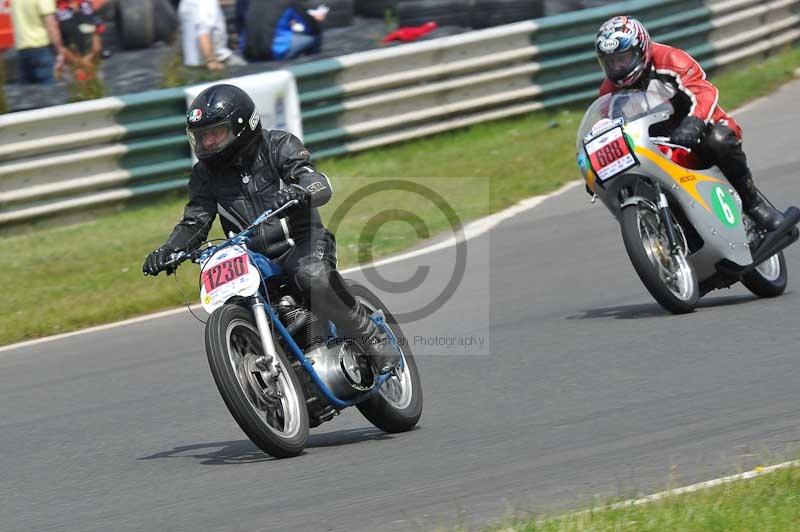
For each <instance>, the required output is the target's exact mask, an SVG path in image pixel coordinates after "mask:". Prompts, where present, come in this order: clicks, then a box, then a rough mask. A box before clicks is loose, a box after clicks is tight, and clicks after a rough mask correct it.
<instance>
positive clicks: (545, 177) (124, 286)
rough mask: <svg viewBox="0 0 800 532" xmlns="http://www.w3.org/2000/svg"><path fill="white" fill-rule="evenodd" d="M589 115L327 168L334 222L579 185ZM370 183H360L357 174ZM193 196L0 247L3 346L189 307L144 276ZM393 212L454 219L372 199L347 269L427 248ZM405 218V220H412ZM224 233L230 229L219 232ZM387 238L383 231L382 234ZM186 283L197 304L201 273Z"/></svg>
mask: <svg viewBox="0 0 800 532" xmlns="http://www.w3.org/2000/svg"><path fill="white" fill-rule="evenodd" d="M798 66H800V50H798V49H797V48H790V49H787V50H785V51H783V52H781V53H779V54H776V55H774V56H772V57H771V58H770V59H768V60H765V61H758V62H757V63H751V64H749V65H747V66H746V67H742V68H740V69H739V70H737V71H732V72H730V73H726V74H723V75H720V76H718V77H716V78H715V81H716V82H717V83H718V84H719V86H720V88H721V93H722V104H723V105H724V106H726V107H729V108H732V107H735V106H737V105H740V104H741V103H743V102H745V101H747V100H750V99H752V98H755V97H758V96H762V95H765V94H768V93H769V92H770V91H772V90H774V89H775V88H776V87H778V86H779V85H781V84H782V83H785V82H786V81H788V80H789V79H791V78H792V77H793V75H794V70H795V69H796V68H797V67H798ZM581 116H582V109H577V108H575V109H564V110H551V111H545V112H539V113H534V114H531V115H528V116H525V117H522V118H514V119H508V120H502V121H497V122H491V123H485V124H479V125H475V126H472V127H470V128H465V129H462V130H458V131H454V132H449V133H443V134H440V135H437V136H434V137H428V138H425V139H420V140H416V141H412V142H407V143H404V144H400V145H396V146H389V147H386V148H383V149H380V150H371V151H368V152H364V153H359V154H356V155H351V156H346V157H341V158H336V159H329V160H324V161H322V163H321V165H320V166H321V168H322V169H323V170H324V171H325V172H326V173H328V175H330V176H331V177H332V179H333V182H334V183H333V184H334V189H335V194H334V200H333V202H332V204H331V205H329V206H326V207H325V209H323V216H324V217H325V218H326V220H327V219H328V217H330V216H331V215H332V213H333V212H334V211H335V210H336V208H337V207H338V206H339V205H340V203H341V202H342V201H344V200H346V198H348V197H349V196H350V195H351V194H352V193H353V192H354V191H355V190H357V189H359V188H360V187H362V186H364V185H366V184H368V183H373V182H375V181H377V180H381V179H389V178H402V179H405V180H410V181H414V182H417V183H420V184H423V185H425V186H427V187H429V188H432V189H433V190H435V191H436V192H437V193H438V194H439V195H441V196H442V197H444V198H446V200H447V202H448V203H449V204H450V205H451V206H452V207H453V209H454V210H455V212H456V213H457V214H458V216H459V218H460V219H461V220H462V221H467V220H470V219H474V218H477V217H480V216H483V215H486V214H489V213H491V212H496V211H498V210H501V209H503V208H505V207H507V206H509V205H512V204H514V203H515V202H517V201H519V200H520V199H523V198H526V197H529V196H533V195H536V194H542V193H546V192H549V191H552V190H554V189H555V188H557V187H558V186H560V185H562V184H564V183H566V182H568V181H571V180H574V179H576V178H577V177H579V173H578V171H577V169H576V167H575V162H574V157H573V151H574V135H575V130H576V129H577V127H578V123H579V121H580V118H581ZM347 176H358V177H347ZM184 201H185V199H184V198H183V197H182V196H180V195H167V196H165V197H163V198H161V199H159V200H158V201H152V200H151V201H149V202H147V203H142V202H136V203H133V204H131V205H129V206H127V207H126V208H124V209H122V210H120V209H116V210H114V212H111V213H107V214H104V215H100V216H96V217H95V219H94V220H92V221H91V222H89V223H84V224H75V225H65V226H63V227H58V228H55V229H54V228H52V227H43V226H40V225H38V224H32V225H30V226H27V227H25V228H18V229H17V231H21V234H17V235H12V236H4V237H1V238H0V246H2V250H3V255H4V261H3V262H4V266H3V268H2V269H0V270H1V271H0V275H2V277H3V278H2V284H3V286H6V287H9V286H11V287H13V288H12V289H11V290H10V291H8V289H6V290H7V292H6V300H5V301H4V309H5V310H4V312H3V313H2V316H0V345H3V344H8V343H12V342H16V341H20V340H25V339H30V338H36V337H41V336H47V335H51V334H56V333H62V332H67V331H72V330H75V329H79V328H83V327H87V326H91V325H96V324H100V323H107V322H111V321H115V320H120V319H124V318H129V317H132V316H135V315H138V314H143V313H146V312H152V311H156V310H160V309H164V308H169V307H175V306H176V305H178V304H180V302H181V296H180V293H179V291H178V287H177V286H176V284H175V281H174V280H173V279H172V278H169V279H166V278H164V277H163V276H161V277H159V278H158V279H151V278H144V277H143V276H142V275H141V263H142V260H143V258H144V256H145V254H146V253H147V252H148V251H150V250H151V249H153V248H155V247H157V246H158V245H159V244H160V243H161V242H162V241H163V240H164V238H165V237H166V235H167V234H168V233H169V231H170V229H171V228H172V226H173V225H174V224H175V222H176V221H177V219H178V218H179V217H180V214H181V211H182V207H183V203H184ZM387 208H402V209H409V210H412V211H413V212H414V213H415V214H417V215H418V216H419V217H420V218H421V219H422V220H424V221H425V225H426V227H427V233H425V232H423V233H422V235H423V237H425V236H426V234H427V235H434V234H435V233H437V232H438V231H441V230H443V229H446V228H447V227H448V223H449V222H448V220H447V218H445V217H444V216H443V215H442V214H441V213H440V212H439V210H438V209H437V208H436V207H435V206H434V205H433V204H431V203H430V202H427V201H425V200H423V199H422V198H419V197H418V196H410V195H408V193H406V192H400V191H394V192H387V193H382V194H379V195H375V196H372V197H370V198H367V199H366V200H365V201H364V202H362V203H359V204H358V206H357V208H355V209H354V210H353V211H351V213H350V215H348V216H347V217H345V219H344V220H343V222H342V224H341V225H340V227H339V228H338V230H337V240H338V243H339V258H340V265H341V266H347V265H352V264H355V263H357V262H358V260H359V259H362V260H363V259H366V258H367V257H366V256H365V253H364V252H363V247H362V251H361V253H359V250H358V245H357V243H358V241H359V239H361V240H362V241H363V240H365V239H367V240H368V239H370V238H373V237H374V245H373V246H372V254H373V255H374V256H376V257H377V256H381V255H386V254H390V253H393V252H397V251H399V250H402V249H407V248H408V247H411V246H414V245H417V244H419V243H420V242H421V239H420V238H419V237H418V235H417V234H416V233H415V232H414V230H413V228H412V225H409V224H407V223H400V222H393V223H387V224H384V225H383V226H382V227H380V229H379V230H378V229H376V230H375V231H363V229H364V226H365V222H366V221H367V220H369V219H370V218H371V217H372V216H374V215H376V214H377V213H379V212H382V211H384V210H385V209H387ZM400 217H401V218H402V217H403V216H402V215H400ZM215 232H216V233H215V234H216V235H217V236H219V229H218V228H216V229H215ZM376 233H377V234H376ZM178 283H179V285H180V287H181V288H182V290H184V292H185V293H186V295H187V297H188V298H190V300H191V301H194V300H195V297H196V294H195V287H196V277H195V271H194V270H193V269H192V268H185V270H184V271H183V272H181V273H180V274H179V275H178Z"/></svg>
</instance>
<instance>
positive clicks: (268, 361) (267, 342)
mask: <svg viewBox="0 0 800 532" xmlns="http://www.w3.org/2000/svg"><path fill="white" fill-rule="evenodd" d="M250 310H251V311H252V312H253V317H254V318H255V320H256V328H258V336H259V338H260V339H261V347H262V348H263V349H264V353H265V356H263V357H259V359H258V360H257V361H256V365H257V366H258V369H260V370H261V371H264V372H266V375H265V376H264V377H265V381H266V382H267V383H271V382H273V381H274V379H275V378H276V377H277V376H278V374H279V373H280V371H281V370H280V366H279V365H278V364H277V363H276V362H277V360H278V353H277V352H276V351H275V341H274V339H273V337H272V328H271V327H270V325H269V318H267V311H266V308H265V307H264V300H263V299H261V296H259V295H255V296H253V297H252V299H251V301H250Z"/></svg>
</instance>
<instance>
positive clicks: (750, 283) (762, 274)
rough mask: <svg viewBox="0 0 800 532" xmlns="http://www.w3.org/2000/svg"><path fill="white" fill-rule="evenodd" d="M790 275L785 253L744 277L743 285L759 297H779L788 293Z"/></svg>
mask: <svg viewBox="0 0 800 532" xmlns="http://www.w3.org/2000/svg"><path fill="white" fill-rule="evenodd" d="M788 283H789V273H788V272H787V271H786V259H785V258H784V256H783V251H779V252H778V253H776V254H775V255H773V256H771V257H770V258H768V259H767V260H765V261H764V262H762V263H761V264H759V265H758V266H757V267H756V269H755V270H753V271H752V272H750V273H748V274H747V275H745V276H744V277H742V284H743V285H744V286H745V287H747V289H748V290H750V291H751V292H752V293H753V294H755V295H757V296H758V297H778V296H779V295H781V294H783V293H784V292H785V291H786V286H787V284H788Z"/></svg>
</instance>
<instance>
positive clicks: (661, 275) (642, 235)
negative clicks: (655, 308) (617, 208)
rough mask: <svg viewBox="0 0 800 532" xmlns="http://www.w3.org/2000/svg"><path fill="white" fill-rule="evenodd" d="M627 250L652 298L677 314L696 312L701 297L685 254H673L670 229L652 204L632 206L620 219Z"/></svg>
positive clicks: (695, 277)
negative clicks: (668, 235) (669, 239)
mask: <svg viewBox="0 0 800 532" xmlns="http://www.w3.org/2000/svg"><path fill="white" fill-rule="evenodd" d="M620 225H621V228H622V240H623V242H624V243H625V250H626V251H627V252H628V257H629V258H630V260H631V263H632V264H633V268H634V269H635V270H636V273H637V274H638V275H639V279H641V281H642V284H644V286H645V288H647V291H648V292H650V295H651V296H653V298H654V299H655V300H656V301H657V302H658V303H659V304H660V305H661V306H662V307H664V308H665V309H667V310H668V311H670V312H672V313H673V314H686V313H689V312H692V311H693V310H694V309H695V307H696V306H697V300H698V298H699V297H700V286H699V284H698V282H697V275H696V274H695V271H694V268H692V266H691V265H690V264H689V262H688V261H687V260H686V256H685V254H676V253H671V251H670V246H669V241H668V240H667V236H666V230H665V228H664V226H663V224H662V223H661V220H660V217H659V215H658V213H657V212H656V211H654V210H653V209H652V208H651V207H650V206H649V205H645V204H641V203H640V204H636V205H628V206H627V207H625V208H623V209H622V216H621V218H620Z"/></svg>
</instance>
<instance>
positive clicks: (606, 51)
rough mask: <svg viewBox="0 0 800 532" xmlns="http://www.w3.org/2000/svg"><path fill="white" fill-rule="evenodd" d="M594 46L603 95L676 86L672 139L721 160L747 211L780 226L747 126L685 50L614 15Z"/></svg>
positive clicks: (709, 160)
mask: <svg viewBox="0 0 800 532" xmlns="http://www.w3.org/2000/svg"><path fill="white" fill-rule="evenodd" d="M595 51H596V53H597V57H598V59H599V60H600V65H601V66H602V67H603V71H604V72H605V74H606V79H605V80H604V81H603V84H602V86H601V87H600V95H604V94H610V93H613V92H616V91H618V90H622V89H636V88H638V89H647V88H648V86H649V85H650V83H651V82H660V83H663V84H665V85H667V86H669V87H671V90H672V92H673V93H674V95H675V96H674V97H673V98H672V104H673V106H674V108H675V110H676V115H677V116H676V117H673V118H676V124H675V126H674V127H673V128H672V130H671V131H669V132H668V133H669V135H670V136H671V137H672V142H674V143H675V144H678V145H681V146H685V147H687V148H690V149H692V150H693V151H694V152H697V153H699V155H700V158H701V160H702V161H701V162H702V165H704V166H712V165H716V166H718V167H719V169H720V170H722V172H723V173H724V174H725V177H727V178H728V180H729V181H730V182H731V184H732V185H733V186H734V188H735V189H736V191H737V192H738V193H739V196H740V197H741V198H742V206H743V208H744V211H745V212H746V213H747V215H748V216H749V217H750V218H751V219H752V220H753V221H754V222H755V223H756V225H757V226H758V227H760V228H763V229H767V230H774V229H777V228H778V226H779V225H780V224H781V222H782V221H783V215H782V214H781V213H780V212H778V211H777V210H776V209H775V208H774V207H772V206H771V205H770V204H769V203H767V202H766V201H764V198H762V197H761V195H760V193H759V192H758V190H757V189H756V186H755V184H754V183H753V177H752V174H751V173H750V168H749V167H748V165H747V157H746V155H745V153H744V151H743V150H742V129H741V127H739V125H738V124H737V123H736V121H735V120H734V119H733V117H731V116H730V115H729V114H728V113H726V112H725V111H724V110H723V109H722V107H720V106H719V90H718V89H717V87H716V86H714V84H712V83H711V82H710V81H708V80H707V79H706V73H705V72H704V71H703V69H702V67H701V66H700V64H699V63H698V62H697V61H696V60H695V59H694V58H693V57H691V56H690V55H689V54H688V53H686V52H685V51H683V50H681V49H679V48H674V47H672V46H667V45H664V44H660V43H657V42H653V41H652V40H651V39H650V35H649V33H648V32H647V30H646V29H645V28H644V26H643V25H642V23H641V22H639V21H638V20H636V19H634V18H631V17H624V16H622V17H614V18H612V19H610V20H608V21H606V22H605V23H604V24H603V25H602V26H601V27H600V29H599V30H598V32H597V37H596V39H595Z"/></svg>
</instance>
